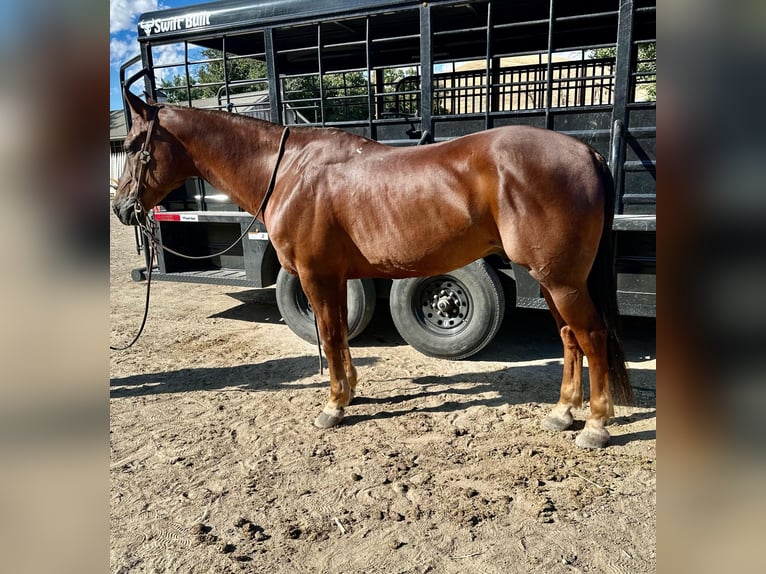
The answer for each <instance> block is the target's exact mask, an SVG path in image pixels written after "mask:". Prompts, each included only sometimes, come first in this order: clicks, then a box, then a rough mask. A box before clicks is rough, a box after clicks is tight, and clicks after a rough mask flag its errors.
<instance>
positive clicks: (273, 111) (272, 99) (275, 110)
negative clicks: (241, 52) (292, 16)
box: [263, 28, 284, 124]
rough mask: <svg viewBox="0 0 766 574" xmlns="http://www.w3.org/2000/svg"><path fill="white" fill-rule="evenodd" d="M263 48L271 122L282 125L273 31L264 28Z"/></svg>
mask: <svg viewBox="0 0 766 574" xmlns="http://www.w3.org/2000/svg"><path fill="white" fill-rule="evenodd" d="M263 40H264V42H263V43H264V46H265V47H266V74H268V77H269V108H270V116H271V121H273V122H275V123H278V124H283V123H284V118H283V115H282V102H281V94H280V89H279V66H278V64H277V53H276V51H275V50H274V29H273V28H266V29H265V30H264V31H263Z"/></svg>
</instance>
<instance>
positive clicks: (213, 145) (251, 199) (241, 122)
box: [173, 109, 283, 213]
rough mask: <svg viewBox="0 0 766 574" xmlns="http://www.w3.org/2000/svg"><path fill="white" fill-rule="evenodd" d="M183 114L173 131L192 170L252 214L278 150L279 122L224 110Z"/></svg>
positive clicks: (183, 112) (269, 175) (189, 110)
mask: <svg viewBox="0 0 766 574" xmlns="http://www.w3.org/2000/svg"><path fill="white" fill-rule="evenodd" d="M180 111H181V112H182V114H183V115H184V116H186V118H184V121H181V122H179V127H178V129H177V131H176V133H174V134H173V135H174V136H175V137H176V139H178V141H179V142H181V144H182V145H183V146H184V148H185V149H186V152H187V153H188V155H189V156H190V159H191V161H192V163H193V164H194V167H195V169H196V171H197V173H196V174H194V175H198V176H200V177H202V178H203V179H204V180H206V181H208V182H210V183H211V184H212V185H213V186H214V187H215V188H216V189H218V190H219V191H222V192H224V193H226V194H227V195H228V196H229V197H230V198H231V199H232V201H234V202H235V203H236V204H237V205H239V206H240V207H242V208H244V209H246V210H247V211H249V212H250V213H255V211H256V210H257V209H258V206H259V205H260V203H261V200H262V199H263V196H264V194H265V193H266V188H267V186H268V184H269V181H270V179H271V175H272V171H273V170H274V166H275V164H276V160H277V155H278V152H279V140H280V137H281V134H282V129H283V128H281V126H278V125H276V124H271V123H269V122H264V121H261V120H256V119H251V118H244V117H241V116H236V115H231V114H227V113H224V112H218V113H217V112H209V111H201V110H193V109H188V110H186V109H184V110H180Z"/></svg>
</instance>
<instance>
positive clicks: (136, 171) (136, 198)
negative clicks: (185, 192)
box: [112, 90, 191, 225]
mask: <svg viewBox="0 0 766 574" xmlns="http://www.w3.org/2000/svg"><path fill="white" fill-rule="evenodd" d="M125 98H126V101H127V102H128V107H129V108H130V114H131V117H132V125H131V128H130V131H129V132H128V135H127V136H126V138H125V142H124V149H125V151H126V155H127V157H126V159H125V168H124V170H123V172H122V175H121V176H120V180H119V182H118V183H117V192H116V193H115V196H114V200H113V201H112V209H113V211H114V213H115V214H116V215H117V217H118V218H119V220H120V221H121V222H122V223H124V224H126V225H135V224H136V223H138V221H139V219H140V218H142V217H145V216H146V214H147V213H148V211H149V210H150V209H152V208H153V207H154V206H155V205H157V204H158V203H159V202H160V201H161V200H162V199H163V198H164V197H165V196H166V195H167V194H168V193H170V191H172V190H173V189H175V188H177V187H178V186H180V185H181V184H182V183H183V182H184V181H185V180H186V178H187V177H188V176H189V175H191V174H190V173H189V170H188V169H186V167H187V166H188V165H189V160H188V156H187V154H186V151H185V149H184V148H183V146H182V145H181V144H180V143H179V142H178V140H177V139H176V138H175V137H174V136H173V135H172V134H171V133H170V132H169V131H168V129H167V126H166V125H164V124H165V123H166V122H167V123H170V122H169V118H170V116H171V115H172V113H167V112H168V111H169V110H170V108H166V109H165V110H164V112H163V113H160V112H161V111H162V108H163V106H158V105H155V104H153V103H145V102H143V101H142V100H141V99H140V98H138V97H137V96H136V95H134V94H132V93H131V92H130V91H128V90H125ZM166 114H167V117H166ZM161 117H162V120H163V121H162V122H161V121H160V119H161Z"/></svg>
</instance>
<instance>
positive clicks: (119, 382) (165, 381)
mask: <svg viewBox="0 0 766 574" xmlns="http://www.w3.org/2000/svg"><path fill="white" fill-rule="evenodd" d="M229 295H230V296H232V297H233V298H235V299H237V300H239V301H241V302H242V304H240V305H237V306H235V307H233V308H231V309H227V310H225V311H223V312H221V313H217V314H215V315H213V317H218V318H224V319H232V320H241V321H248V322H259V323H276V324H283V321H282V318H281V315H280V313H279V309H278V308H277V306H276V299H275V294H274V290H273V289H258V290H248V291H243V292H239V293H229ZM380 303H381V302H380V301H379V304H378V305H377V307H376V310H375V313H374V315H373V318H372V321H371V322H370V325H369V326H368V328H367V329H366V330H365V331H364V333H362V334H361V335H360V336H359V337H357V338H356V339H355V340H354V341H352V347H353V346H364V347H372V348H375V347H379V348H382V347H391V346H400V345H406V342H405V341H404V340H403V339H402V338H401V336H400V335H399V333H398V332H397V330H396V328H395V326H394V324H393V320H392V319H391V314H390V311H389V309H388V306H387V305H383V304H380ZM654 329H655V321H654V319H644V318H632V317H625V318H623V332H624V342H625V354H626V358H627V360H628V361H633V362H638V366H635V367H634V368H631V369H629V372H630V376H631V381H632V385H633V388H634V392H635V395H636V401H635V403H634V405H635V406H637V407H643V408H647V409H651V410H648V411H645V412H640V411H639V412H635V413H633V414H631V415H628V416H619V410H618V417H617V418H616V419H614V421H615V422H616V423H617V424H622V423H626V422H631V421H635V420H640V419H642V418H650V417H654V416H656V411H655V408H656V373H655V370H654V369H653V368H651V369H650V368H647V369H642V368H641V367H640V361H643V360H647V359H651V358H654V357H655V356H656V344H655V337H654ZM562 354H563V351H562V345H561V339H560V338H559V335H558V332H557V329H556V325H555V322H554V321H553V318H552V317H551V315H550V313H548V312H547V311H546V310H530V309H513V310H510V311H509V313H508V314H507V315H506V318H505V320H504V323H503V325H502V327H501V330H500V332H499V333H498V335H497V336H496V337H495V339H494V340H493V341H492V342H491V343H490V344H489V345H488V346H487V347H486V348H485V349H484V350H482V351H481V352H480V353H478V354H477V355H475V356H473V357H471V358H469V359H467V360H464V361H463V363H465V364H466V365H467V366H468V369H470V365H472V364H474V365H475V364H478V363H481V362H486V361H494V362H502V363H506V365H507V366H503V367H501V368H499V369H495V370H480V369H473V372H471V371H470V370H467V371H466V372H461V373H459V374H453V375H428V376H421V377H416V378H414V379H412V380H411V381H410V382H409V384H408V386H407V388H406V389H404V390H402V391H401V392H400V393H399V394H397V395H395V396H385V397H384V396H375V395H374V394H373V395H372V396H358V397H356V398H355V399H354V403H353V405H352V408H351V409H349V411H348V415H347V416H346V418H345V419H344V424H355V423H363V422H365V421H371V420H384V419H391V418H395V417H400V416H406V415H409V414H411V413H413V412H423V413H441V414H444V413H454V412H461V411H465V410H466V409H468V408H469V407H472V406H481V405H484V406H488V407H500V406H502V405H507V404H525V403H529V402H539V403H551V404H553V403H555V402H556V401H557V400H558V396H559V390H560V381H561V374H562ZM377 361H378V358H376V357H370V356H367V357H355V358H354V363H355V365H356V366H357V367H364V366H369V365H372V364H375V363H376V362H377ZM532 361H534V364H531V362H532ZM325 364H326V361H325ZM587 372H588V371H587V368H586V369H585V370H584V391H585V399H586V400H587V399H588V394H589V393H588V390H589V389H588V379H587ZM317 373H318V365H317V358H316V356H311V355H305V356H297V357H284V358H279V359H271V360H266V361H264V362H262V363H257V364H255V363H253V364H245V365H237V366H231V367H215V368H212V367H211V368H208V367H203V368H184V369H179V370H176V371H167V372H159V373H147V374H139V375H132V376H128V377H122V378H114V379H112V380H111V382H110V385H111V393H110V394H111V397H112V398H122V397H134V396H141V395H156V394H163V393H176V392H188V391H195V390H211V389H223V388H239V389H243V390H246V391H249V392H270V391H279V390H284V389H287V388H289V389H291V390H296V389H320V390H326V389H328V381H327V375H326V373H325V377H323V378H322V379H319V380H317V378H316V377H314V378H313V379H309V380H308V381H304V382H298V383H296V381H299V380H302V379H306V378H310V377H312V375H316V374H317ZM360 375H362V379H361V380H362V384H363V386H362V387H361V390H362V392H364V389H365V388H367V389H374V384H375V383H376V382H378V383H383V382H386V381H375V380H369V379H366V378H365V377H364V373H363V372H361V371H360ZM440 395H442V396H443V400H440V401H438V404H427V405H424V404H423V403H424V402H428V403H433V402H434V401H433V399H434V397H437V396H440ZM429 399H431V400H430V401H429ZM354 405H367V406H369V405H380V406H381V407H382V408H381V410H380V411H378V412H374V413H371V414H361V413H356V412H354V409H353V406H354ZM582 424H583V423H582V421H575V423H574V425H573V427H572V429H573V430H579V429H580V428H582ZM578 425H579V426H578ZM647 433H648V434H647ZM653 433H654V431H651V432H649V431H644V432H642V433H638V434H639V435H641V436H634V437H632V438H631V435H620V436H619V437H614V440H613V441H612V442H613V443H614V444H617V443H619V442H620V441H624V442H630V441H632V440H648V439H650V438H652V436H653ZM634 434H635V433H634ZM650 435H652V436H650Z"/></svg>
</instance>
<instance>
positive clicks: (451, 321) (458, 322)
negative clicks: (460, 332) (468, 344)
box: [420, 277, 469, 332]
mask: <svg viewBox="0 0 766 574" xmlns="http://www.w3.org/2000/svg"><path fill="white" fill-rule="evenodd" d="M468 302H469V299H468V295H467V291H466V290H465V288H464V287H463V286H462V285H461V284H460V283H458V282H457V281H455V280H454V279H452V278H446V277H442V278H437V279H434V281H432V282H431V283H430V284H428V285H426V286H425V289H424V290H423V291H422V295H421V298H420V304H421V309H422V312H423V321H424V323H425V325H426V326H427V327H428V328H430V329H431V330H436V331H439V332H443V331H445V330H447V331H450V330H454V329H456V328H462V327H463V326H464V325H465V323H466V321H467V317H468V312H469V305H468Z"/></svg>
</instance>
